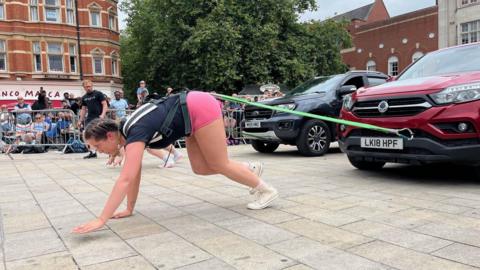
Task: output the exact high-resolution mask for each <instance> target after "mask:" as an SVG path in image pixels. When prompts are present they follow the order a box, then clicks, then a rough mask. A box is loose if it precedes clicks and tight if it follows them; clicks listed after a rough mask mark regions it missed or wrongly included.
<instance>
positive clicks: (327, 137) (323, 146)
mask: <svg viewBox="0 0 480 270" xmlns="http://www.w3.org/2000/svg"><path fill="white" fill-rule="evenodd" d="M330 142H331V132H330V128H329V127H328V125H327V124H325V122H323V121H318V120H308V121H307V122H306V123H305V124H304V125H303V127H302V130H301V131H300V136H299V137H298V139H297V148H298V151H299V152H300V153H301V154H302V155H304V156H309V157H313V156H321V155H323V154H325V153H327V152H328V149H330Z"/></svg>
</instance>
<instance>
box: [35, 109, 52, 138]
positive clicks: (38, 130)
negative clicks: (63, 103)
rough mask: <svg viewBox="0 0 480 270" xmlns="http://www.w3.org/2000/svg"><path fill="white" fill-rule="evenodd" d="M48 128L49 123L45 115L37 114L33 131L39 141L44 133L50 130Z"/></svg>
mask: <svg viewBox="0 0 480 270" xmlns="http://www.w3.org/2000/svg"><path fill="white" fill-rule="evenodd" d="M48 128H49V125H48V123H47V122H45V119H44V117H43V115H41V114H36V115H35V122H33V124H32V132H33V135H34V136H35V139H36V141H37V142H39V143H40V142H41V141H42V137H43V134H44V132H46V131H47V130H48Z"/></svg>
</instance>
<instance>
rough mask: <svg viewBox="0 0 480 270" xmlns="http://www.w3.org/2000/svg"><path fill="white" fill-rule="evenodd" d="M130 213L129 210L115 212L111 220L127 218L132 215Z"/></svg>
mask: <svg viewBox="0 0 480 270" xmlns="http://www.w3.org/2000/svg"><path fill="white" fill-rule="evenodd" d="M132 212H133V211H131V210H128V209H126V210H123V211H120V212H116V213H115V214H113V216H112V218H115V219H117V218H124V217H129V216H131V215H132Z"/></svg>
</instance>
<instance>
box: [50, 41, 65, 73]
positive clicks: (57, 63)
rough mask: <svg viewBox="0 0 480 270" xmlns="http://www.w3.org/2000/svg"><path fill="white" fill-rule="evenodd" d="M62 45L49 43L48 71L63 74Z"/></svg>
mask: <svg viewBox="0 0 480 270" xmlns="http://www.w3.org/2000/svg"><path fill="white" fill-rule="evenodd" d="M62 47H63V46H62V43H48V71H51V72H63V50H62Z"/></svg>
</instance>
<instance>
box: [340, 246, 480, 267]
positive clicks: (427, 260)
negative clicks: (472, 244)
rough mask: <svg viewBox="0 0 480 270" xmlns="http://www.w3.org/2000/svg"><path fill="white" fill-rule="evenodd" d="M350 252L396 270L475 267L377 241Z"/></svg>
mask: <svg viewBox="0 0 480 270" xmlns="http://www.w3.org/2000/svg"><path fill="white" fill-rule="evenodd" d="M349 251H351V252H353V253H354V254H357V255H359V256H362V257H364V258H367V259H370V260H373V261H377V262H380V263H383V264H386V265H389V266H392V267H394V268H396V269H402V270H403V269H404V270H410V269H418V270H423V269H449V270H467V269H475V268H474V267H471V266H468V265H465V264H461V263H456V262H452V261H450V260H446V259H442V258H439V257H435V256H432V255H428V254H425V253H421V252H417V251H413V250H410V249H406V248H402V247H399V246H395V245H392V244H389V243H385V242H381V241H375V242H370V243H367V244H364V245H361V246H357V247H354V248H352V249H350V250H349Z"/></svg>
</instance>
